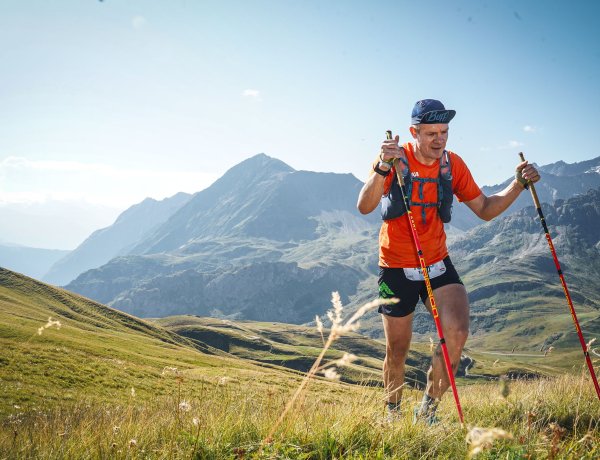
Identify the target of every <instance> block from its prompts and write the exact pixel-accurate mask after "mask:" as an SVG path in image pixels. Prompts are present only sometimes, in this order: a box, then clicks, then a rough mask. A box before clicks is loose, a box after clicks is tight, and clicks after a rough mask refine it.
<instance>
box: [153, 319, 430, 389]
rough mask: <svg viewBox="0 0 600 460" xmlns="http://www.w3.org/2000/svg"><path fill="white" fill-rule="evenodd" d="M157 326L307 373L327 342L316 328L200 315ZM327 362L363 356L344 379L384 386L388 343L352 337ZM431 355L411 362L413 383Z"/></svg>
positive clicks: (346, 369)
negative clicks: (201, 316)
mask: <svg viewBox="0 0 600 460" xmlns="http://www.w3.org/2000/svg"><path fill="white" fill-rule="evenodd" d="M154 321H155V322H156V324H158V325H160V326H162V327H164V328H166V329H168V330H170V331H172V332H174V333H177V334H179V335H181V336H183V337H187V338H189V339H191V340H192V341H199V343H200V344H208V345H211V346H213V347H215V348H218V349H220V350H223V351H226V352H228V353H231V354H232V355H235V356H239V357H240V358H244V359H247V360H252V361H256V362H260V363H266V364H271V365H276V366H284V367H287V368H290V369H295V370H298V371H301V372H307V371H308V370H309V369H310V367H311V366H312V364H313V362H314V361H315V359H316V358H317V356H318V355H319V353H320V352H321V349H322V347H323V339H322V337H321V335H320V334H319V333H318V332H317V330H316V329H315V328H314V327H306V326H296V325H292V324H282V323H260V322H254V321H236V322H232V321H229V320H219V319H215V318H200V317H195V316H172V317H168V318H161V319H157V320H154ZM334 347H335V348H334V349H333V350H330V351H329V352H328V353H327V354H326V355H325V358H326V360H328V361H334V360H338V359H341V358H342V356H343V355H344V353H352V354H354V355H356V356H357V357H358V359H357V360H356V361H354V362H353V363H352V364H351V365H350V366H347V367H344V368H342V369H340V372H341V379H342V381H345V382H349V383H355V384H360V383H370V384H377V385H378V384H379V383H380V381H381V367H382V362H383V358H384V356H385V345H384V344H383V343H382V342H380V341H375V340H373V339H369V338H368V337H365V336H363V335H360V334H356V333H349V334H348V335H347V336H344V337H341V338H340V339H339V340H338V341H336V342H335V345H334ZM429 362H430V355H429V354H428V353H421V352H418V351H415V352H413V353H411V354H410V356H409V357H408V359H407V375H406V378H407V381H409V382H410V383H411V384H412V385H415V386H422V384H424V382H425V373H426V372H427V368H428V367H429Z"/></svg>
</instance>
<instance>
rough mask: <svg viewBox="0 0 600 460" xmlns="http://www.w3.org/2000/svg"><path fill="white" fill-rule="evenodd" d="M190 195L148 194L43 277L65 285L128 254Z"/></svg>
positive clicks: (56, 264)
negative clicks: (158, 197) (157, 197)
mask: <svg viewBox="0 0 600 460" xmlns="http://www.w3.org/2000/svg"><path fill="white" fill-rule="evenodd" d="M190 197H191V195H189V194H187V193H177V194H175V195H173V196H172V197H170V198H165V199H164V200H162V201H157V200H154V199H152V198H146V199H145V200H144V201H142V202H141V203H139V204H136V205H134V206H132V207H130V208H128V209H127V210H126V211H124V212H123V213H121V214H120V215H119V216H118V217H117V220H116V221H115V223H114V224H113V225H111V226H110V227H106V228H103V229H100V230H97V231H95V232H94V233H92V234H91V235H90V236H89V237H88V238H87V239H86V240H85V241H84V242H83V243H81V244H80V245H79V246H78V247H77V248H76V249H74V250H73V251H72V252H70V253H69V254H67V255H66V256H65V257H64V258H62V259H60V260H58V261H57V262H56V263H55V264H53V265H52V266H51V267H50V269H49V270H48V272H47V273H45V274H44V276H43V280H44V281H47V282H49V283H53V284H56V285H64V284H67V283H68V282H69V281H71V280H73V279H74V278H76V277H77V275H79V274H80V273H83V272H85V271H86V270H89V269H91V268H96V267H99V266H101V265H103V264H105V263H106V262H108V261H109V260H111V259H112V258H114V257H117V256H119V255H124V254H127V253H128V252H129V251H130V249H131V246H133V245H135V244H136V242H137V241H139V240H140V239H141V238H143V237H144V235H146V234H147V233H148V232H150V231H152V229H153V228H155V227H156V226H158V225H160V224H161V223H162V222H164V221H165V220H167V219H168V218H169V217H170V216H171V215H172V214H173V213H174V212H175V211H176V210H178V209H179V208H180V207H181V206H182V205H183V204H184V203H186V202H187V201H188V200H189V199H190Z"/></svg>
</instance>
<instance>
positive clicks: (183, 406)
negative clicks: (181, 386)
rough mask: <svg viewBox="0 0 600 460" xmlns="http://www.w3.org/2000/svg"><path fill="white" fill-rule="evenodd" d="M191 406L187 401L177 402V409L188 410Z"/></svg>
mask: <svg viewBox="0 0 600 460" xmlns="http://www.w3.org/2000/svg"><path fill="white" fill-rule="evenodd" d="M191 408H192V406H191V405H190V403H189V402H187V401H181V402H180V403H179V410H180V411H182V412H189V411H190V409H191Z"/></svg>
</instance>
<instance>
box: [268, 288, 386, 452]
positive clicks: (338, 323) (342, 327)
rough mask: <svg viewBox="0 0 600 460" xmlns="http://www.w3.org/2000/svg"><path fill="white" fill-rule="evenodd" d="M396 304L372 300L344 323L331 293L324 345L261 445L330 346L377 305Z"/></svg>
mask: <svg viewBox="0 0 600 460" xmlns="http://www.w3.org/2000/svg"><path fill="white" fill-rule="evenodd" d="M396 302H398V299H376V300H373V301H372V302H369V303H367V304H365V305H363V306H362V307H360V308H359V309H358V310H357V311H356V312H355V313H354V315H352V316H351V317H350V319H348V320H347V321H346V322H345V323H344V322H343V318H342V311H343V308H344V307H343V306H342V301H341V299H340V295H339V293H338V292H333V293H332V294H331V303H332V305H333V308H332V309H331V310H329V311H328V312H327V317H328V318H329V320H330V321H331V328H330V330H329V336H328V337H327V341H325V344H324V345H323V349H322V350H321V353H320V354H319V356H318V357H317V359H316V360H315V362H314V363H313V365H312V367H311V368H310V369H309V371H308V372H307V373H306V375H305V376H304V378H303V379H302V382H300V386H299V387H298V388H297V389H296V392H295V393H294V394H293V395H292V397H291V398H290V400H289V401H288V402H287V404H286V406H285V408H284V409H283V411H282V412H281V414H280V416H279V418H278V419H277V421H276V422H275V424H274V425H273V426H272V427H271V430H270V432H269V434H268V435H267V437H266V438H265V439H264V440H263V443H270V442H272V440H273V435H274V434H275V432H276V431H277V429H278V428H279V426H280V425H281V423H282V422H283V420H284V419H285V417H286V415H287V414H288V412H289V411H290V410H291V409H292V408H293V407H294V405H295V404H296V401H297V400H298V398H299V397H300V396H301V395H302V394H303V392H304V390H305V389H306V387H307V385H308V383H309V382H310V379H312V378H313V377H314V376H315V375H316V374H317V372H319V370H321V369H322V368H321V361H323V358H324V356H325V353H326V352H327V350H328V349H329V347H330V346H331V344H332V343H333V342H334V341H335V340H337V339H338V338H340V337H341V336H342V335H343V334H344V333H347V332H354V331H356V330H357V329H358V327H359V323H358V319H359V318H360V317H362V316H363V315H364V314H365V313H367V312H369V311H371V310H373V309H375V308H377V307H378V306H379V305H384V304H390V303H396ZM319 325H321V329H322V324H321V322H320V321H318V322H317V328H319ZM342 359H344V358H342ZM331 371H333V372H331ZM325 372H327V374H325V376H326V377H327V378H331V379H335V380H337V379H338V378H339V374H337V372H335V370H333V369H327V370H326V371H325Z"/></svg>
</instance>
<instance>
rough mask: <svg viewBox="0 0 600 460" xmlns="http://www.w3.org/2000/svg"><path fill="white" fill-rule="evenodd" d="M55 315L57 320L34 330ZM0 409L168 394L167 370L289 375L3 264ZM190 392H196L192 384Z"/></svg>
mask: <svg viewBox="0 0 600 460" xmlns="http://www.w3.org/2000/svg"><path fill="white" fill-rule="evenodd" d="M49 318H50V319H51V320H52V321H58V322H60V328H58V327H57V326H56V325H53V326H51V327H48V328H47V329H42V330H41V331H40V332H41V335H40V334H38V330H39V329H40V328H43V327H44V326H45V325H46V324H48V321H49ZM0 347H1V352H0V387H1V391H2V394H3V396H4V397H3V398H2V399H1V402H0V414H7V413H9V412H11V410H13V408H14V407H20V408H25V407H38V406H39V405H40V404H42V402H43V404H44V405H48V404H50V405H53V404H59V403H60V404H62V403H65V402H69V401H77V400H80V399H81V398H85V399H93V400H104V399H107V398H108V399H111V400H114V401H116V402H122V401H126V400H128V399H129V398H130V397H131V393H132V388H133V389H134V390H133V391H134V393H135V395H136V398H137V399H142V400H149V399H153V398H156V397H161V396H164V395H170V394H172V393H173V388H174V385H173V381H172V379H169V378H166V377H165V376H168V375H169V374H170V373H172V369H175V368H176V369H177V370H178V371H177V374H178V375H182V376H185V377H186V379H187V378H192V379H193V380H194V381H195V382H196V383H206V384H216V382H218V381H219V379H222V378H224V377H225V378H228V379H236V380H237V381H239V382H240V383H241V384H242V383H244V382H252V383H253V384H254V385H258V386H260V385H263V382H265V383H264V385H267V383H266V382H272V381H277V380H289V379H290V378H291V379H292V380H293V379H294V378H297V377H295V376H294V375H287V374H288V373H285V372H282V371H276V370H273V369H270V368H266V367H260V366H258V365H256V364H254V363H252V362H251V361H245V360H241V359H238V358H235V357H232V356H231V355H228V354H227V353H224V352H222V351H220V350H218V349H215V348H212V347H210V346H207V345H205V344H202V343H200V342H198V341H193V342H192V341H190V340H188V339H186V338H183V337H181V336H179V335H177V334H175V333H173V332H169V331H168V330H166V329H164V328H161V327H158V326H156V325H154V324H152V323H150V322H146V321H142V320H139V319H137V318H135V317H133V316H129V315H127V314H124V313H122V312H119V311H117V310H114V309H111V308H108V307H105V306H103V305H101V304H98V303H96V302H93V301H91V300H88V299H85V298H83V297H81V296H78V295H75V294H72V293H70V292H68V291H65V290H61V289H57V288H54V287H51V286H48V285H46V284H43V283H40V282H38V281H35V280H33V279H30V278H27V277H25V276H22V275H19V274H16V273H14V272H11V271H8V270H5V269H2V268H0ZM190 391H194V388H193V386H192V387H190Z"/></svg>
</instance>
